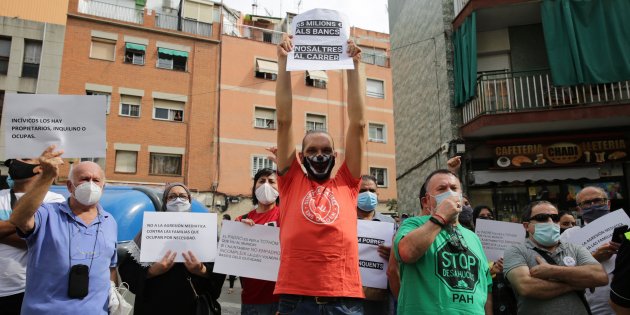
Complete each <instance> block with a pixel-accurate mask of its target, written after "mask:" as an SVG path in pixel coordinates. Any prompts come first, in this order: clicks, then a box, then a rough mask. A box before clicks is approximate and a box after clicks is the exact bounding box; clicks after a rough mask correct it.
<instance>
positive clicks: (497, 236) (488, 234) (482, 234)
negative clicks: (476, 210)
mask: <svg viewBox="0 0 630 315" xmlns="http://www.w3.org/2000/svg"><path fill="white" fill-rule="evenodd" d="M475 234H477V236H479V240H481V245H482V246H483V251H484V253H486V257H487V258H488V260H492V261H497V260H499V258H501V257H503V252H504V251H505V250H506V249H507V248H509V247H511V246H512V245H517V244H522V243H523V242H525V228H524V227H523V225H522V224H520V223H511V222H503V221H493V220H483V219H477V222H476V223H475Z"/></svg>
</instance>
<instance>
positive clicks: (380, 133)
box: [368, 123, 385, 142]
mask: <svg viewBox="0 0 630 315" xmlns="http://www.w3.org/2000/svg"><path fill="white" fill-rule="evenodd" d="M368 139H369V140H370V141H374V142H385V125H381V124H373V123H370V124H369V132H368Z"/></svg>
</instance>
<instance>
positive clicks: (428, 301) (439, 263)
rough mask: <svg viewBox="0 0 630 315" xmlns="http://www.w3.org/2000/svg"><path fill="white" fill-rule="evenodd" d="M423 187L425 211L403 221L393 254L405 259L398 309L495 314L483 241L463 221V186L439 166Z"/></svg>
mask: <svg viewBox="0 0 630 315" xmlns="http://www.w3.org/2000/svg"><path fill="white" fill-rule="evenodd" d="M425 188H426V192H425V193H424V194H422V193H421V195H420V201H421V203H422V209H423V213H427V214H428V215H424V216H421V217H412V218H409V219H407V220H405V222H404V223H403V224H402V225H401V226H400V228H399V229H398V233H397V234H396V237H395V238H394V254H395V255H396V259H397V260H398V262H399V263H400V275H401V287H400V293H399V296H398V314H399V315H406V314H491V313H492V295H491V292H490V291H491V287H492V277H491V276H490V268H489V267H488V259H487V258H486V255H485V254H484V252H483V248H482V246H481V241H480V240H479V238H478V237H477V236H476V235H475V233H473V232H472V231H470V230H468V229H466V228H464V227H462V226H461V225H460V224H459V221H458V216H459V214H460V212H461V211H462V206H463V202H462V188H461V183H460V181H459V179H458V178H457V176H455V174H453V173H452V172H450V171H448V170H444V169H442V170H437V171H434V172H433V173H431V174H429V176H428V177H427V179H426V181H425Z"/></svg>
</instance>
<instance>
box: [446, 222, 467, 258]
mask: <svg viewBox="0 0 630 315" xmlns="http://www.w3.org/2000/svg"><path fill="white" fill-rule="evenodd" d="M448 243H449V244H450V245H451V246H453V247H455V248H456V249H457V250H458V251H460V252H465V251H467V250H468V246H467V245H466V241H465V240H464V236H462V233H460V232H459V230H457V228H455V227H454V228H452V229H450V237H449V239H448Z"/></svg>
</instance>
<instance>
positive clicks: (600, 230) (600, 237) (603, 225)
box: [560, 209, 630, 252]
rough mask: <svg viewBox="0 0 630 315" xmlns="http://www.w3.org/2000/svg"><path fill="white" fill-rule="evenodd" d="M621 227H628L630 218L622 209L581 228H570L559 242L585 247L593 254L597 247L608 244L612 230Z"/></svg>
mask: <svg viewBox="0 0 630 315" xmlns="http://www.w3.org/2000/svg"><path fill="white" fill-rule="evenodd" d="M622 225H628V226H630V218H629V217H628V215H627V214H626V212H625V211H623V209H619V210H617V211H612V212H610V213H609V214H607V215H605V216H603V217H600V218H599V219H597V220H595V221H593V222H591V223H589V224H587V225H585V226H584V227H583V228H571V229H568V230H566V231H564V233H562V237H561V238H560V241H562V242H569V243H573V244H577V245H581V246H584V247H586V249H587V250H588V251H589V252H594V251H595V250H597V248H598V247H600V246H602V245H604V244H605V243H608V242H610V240H611V239H612V233H613V230H615V228H616V227H619V226H622Z"/></svg>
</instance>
